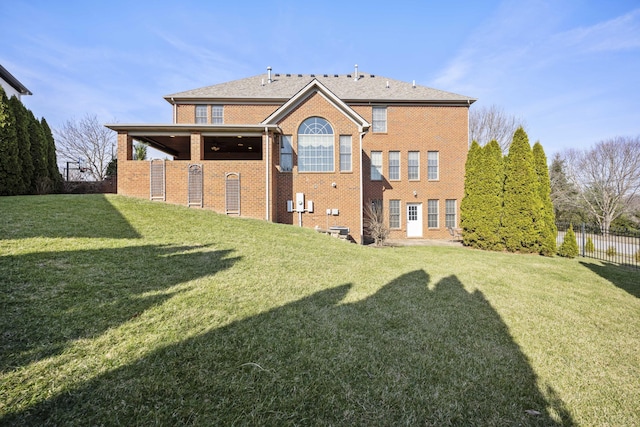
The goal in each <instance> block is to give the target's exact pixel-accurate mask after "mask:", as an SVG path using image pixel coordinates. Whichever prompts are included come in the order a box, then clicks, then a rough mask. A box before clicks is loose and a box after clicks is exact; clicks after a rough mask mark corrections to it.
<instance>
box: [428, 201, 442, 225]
mask: <svg viewBox="0 0 640 427" xmlns="http://www.w3.org/2000/svg"><path fill="white" fill-rule="evenodd" d="M434 207H435V211H434ZM439 210H440V200H438V199H429V200H427V227H428V228H440V215H439ZM432 220H435V225H433V223H434V221H432Z"/></svg>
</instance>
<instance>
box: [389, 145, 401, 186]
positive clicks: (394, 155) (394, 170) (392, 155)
mask: <svg viewBox="0 0 640 427" xmlns="http://www.w3.org/2000/svg"><path fill="white" fill-rule="evenodd" d="M399 180H400V152H399V151H389V181H399Z"/></svg>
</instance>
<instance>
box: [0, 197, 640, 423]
mask: <svg viewBox="0 0 640 427" xmlns="http://www.w3.org/2000/svg"><path fill="white" fill-rule="evenodd" d="M0 212H1V218H2V219H1V222H0V328H1V330H0V331H1V333H2V341H1V344H0V424H2V425H11V424H15V425H42V424H57V425H59V424H65V425H136V424H156V423H157V424H163V425H193V424H200V425H203V424H204V425H236V424H239V425H400V424H404V425H420V424H423V425H438V426H444V425H496V426H498V425H499V426H502V425H589V426H595V425H640V415H639V414H638V412H637V402H638V398H639V397H640V384H639V382H638V378H640V337H639V335H638V332H637V331H638V330H640V299H639V297H640V286H639V285H638V282H639V280H638V277H639V276H638V273H637V272H636V271H628V270H625V269H621V268H618V267H614V266H610V265H604V264H602V263H598V262H595V261H591V260H589V261H587V260H584V259H578V260H567V259H560V258H543V257H538V256H522V255H513V254H501V253H487V252H481V251H473V250H467V249H461V248H448V247H406V248H385V249H374V248H370V247H362V246H358V245H353V244H347V243H344V242H342V241H338V240H336V239H331V238H329V237H327V236H324V235H319V234H317V233H314V232H313V231H310V230H306V229H300V228H297V227H292V226H285V225H277V224H268V223H265V222H263V221H254V220H246V219H234V218H227V217H225V216H222V215H217V214H215V213H212V212H208V211H202V210H193V209H187V208H184V207H179V206H171V205H166V204H160V203H151V202H147V201H141V200H134V199H128V198H124V197H119V196H100V195H91V196H43V197H5V198H0ZM528 410H534V411H537V412H538V413H539V415H531V414H529V413H527V411H528Z"/></svg>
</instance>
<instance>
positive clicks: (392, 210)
mask: <svg viewBox="0 0 640 427" xmlns="http://www.w3.org/2000/svg"><path fill="white" fill-rule="evenodd" d="M389 228H400V200H389Z"/></svg>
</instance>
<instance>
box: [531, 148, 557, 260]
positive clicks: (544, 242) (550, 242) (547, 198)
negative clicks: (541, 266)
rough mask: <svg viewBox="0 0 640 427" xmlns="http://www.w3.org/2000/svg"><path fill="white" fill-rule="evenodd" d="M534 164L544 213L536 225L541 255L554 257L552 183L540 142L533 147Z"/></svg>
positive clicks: (541, 213)
mask: <svg viewBox="0 0 640 427" xmlns="http://www.w3.org/2000/svg"><path fill="white" fill-rule="evenodd" d="M533 163H534V169H535V171H536V176H537V178H538V180H537V182H538V197H539V198H540V202H541V207H542V211H541V212H540V216H539V218H538V222H537V223H536V227H537V228H538V238H539V242H538V246H539V248H540V253H541V254H542V255H546V256H553V255H555V253H556V235H557V234H558V229H557V227H556V216H555V213H554V210H553V203H551V182H550V180H549V169H548V168H547V156H546V155H545V153H544V148H542V144H540V142H536V143H535V144H534V145H533Z"/></svg>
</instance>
